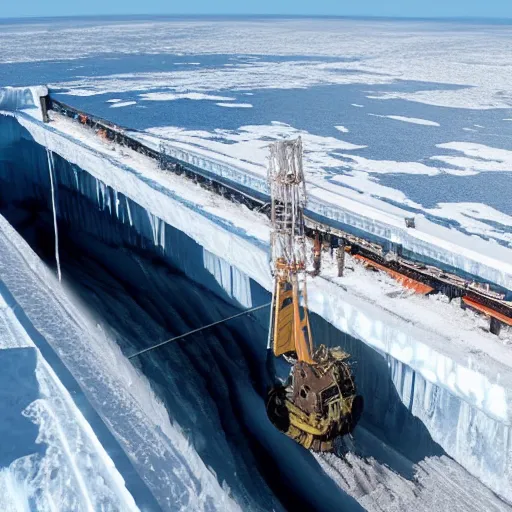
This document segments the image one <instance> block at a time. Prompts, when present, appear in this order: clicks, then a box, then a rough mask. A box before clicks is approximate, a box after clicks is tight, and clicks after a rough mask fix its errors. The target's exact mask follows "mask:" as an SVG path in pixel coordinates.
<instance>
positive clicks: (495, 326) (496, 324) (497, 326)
mask: <svg viewBox="0 0 512 512" xmlns="http://www.w3.org/2000/svg"><path fill="white" fill-rule="evenodd" d="M489 330H490V331H491V333H492V334H495V335H496V336H499V335H500V332H501V322H500V321H499V320H498V319H497V318H494V317H493V316H491V326H490V329H489Z"/></svg>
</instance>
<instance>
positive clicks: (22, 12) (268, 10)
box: [0, 0, 512, 18]
mask: <svg viewBox="0 0 512 512" xmlns="http://www.w3.org/2000/svg"><path fill="white" fill-rule="evenodd" d="M94 14H299V15H338V16H358V15H361V16H407V17H411V16H412V17H446V16H447V17H459V16H463V17H467V16H476V17H492V18H512V0H356V1H354V0H350V1H349V0H315V1H311V0H182V1H180V2H177V1H175V0H174V1H173V0H171V1H169V0H167V1H166V0H81V1H80V0H79V1H78V2H77V1H76V0H75V1H73V0H71V1H70V0H18V1H16V0H2V1H1V2H0V18H2V17H18V16H59V15H60V16H69V15H94Z"/></svg>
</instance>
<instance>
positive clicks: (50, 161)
mask: <svg viewBox="0 0 512 512" xmlns="http://www.w3.org/2000/svg"><path fill="white" fill-rule="evenodd" d="M46 155H47V157H48V170H49V172H50V185H51V189H52V210H53V230H54V233H55V261H56V263H57V275H58V277H59V282H60V281H61V280H62V274H61V272H60V258H59V233H58V229H57V211H56V209H55V186H54V182H53V178H54V175H53V172H54V167H55V166H54V162H53V153H52V152H51V151H50V150H49V149H47V150H46Z"/></svg>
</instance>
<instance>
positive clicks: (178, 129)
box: [0, 17, 512, 247]
mask: <svg viewBox="0 0 512 512" xmlns="http://www.w3.org/2000/svg"><path fill="white" fill-rule="evenodd" d="M0 26H1V33H0V46H1V48H2V54H1V55H0V63H1V64H0V86H6V85H32V84H40V83H48V84H50V86H51V88H52V90H53V93H54V95H55V96H56V97H57V98H59V99H61V100H62V101H64V102H67V103H69V104H72V105H74V106H77V107H79V108H82V109H84V110H86V111H88V112H91V113H94V114H96V115H99V116H101V117H104V118H107V119H109V120H112V121H114V122H116V123H118V124H121V125H124V126H127V127H129V128H132V129H137V130H146V131H150V132H152V133H154V134H157V135H159V136H161V137H163V138H168V139H172V140H178V141H180V142H182V143H186V144H188V145H190V146H191V147H196V148H197V147H201V148H203V149H207V150H208V151H211V152H212V153H218V154H223V155H228V156H233V157H235V158H237V159H239V161H241V162H247V163H250V164H256V165H259V166H262V167H264V166H265V164H266V162H265V158H266V151H267V150H266V144H267V142H268V141H269V140H271V139H274V138H278V137H292V136H296V135H302V136H303V138H304V140H305V150H306V167H307V171H308V173H309V174H310V181H311V182H313V183H314V184H315V185H317V186H318V185H320V186H323V187H325V188H326V189H328V190H330V191H335V192H339V193H342V194H351V195H352V196H354V194H355V195H356V197H358V198H359V199H360V200H361V201H362V202H365V203H370V204H372V205H374V206H375V205H380V207H382V208H383V209H384V210H385V209H386V208H390V207H393V208H395V207H398V208H399V209H402V210H406V211H408V212H409V213H410V214H413V215H418V214H423V215H425V216H426V217H427V218H429V219H431V220H434V221H435V222H439V223H440V224H443V225H448V226H451V227H453V228H454V229H458V230H461V231H463V232H465V233H470V234H475V235H478V236H480V237H483V238H485V239H491V240H494V241H496V242H498V243H500V244H502V245H505V246H508V247H511V246H512V201H511V200H510V195H511V192H512V86H511V85H510V77H511V76H512V64H511V63H512V24H510V23H505V22H503V23H497V22H489V21H485V20H484V21H481V22H476V21H474V22H468V21H449V22H448V21H444V22H441V21H420V20H409V21H403V20H368V19H347V18H334V19H328V18H315V19H305V18H204V17H203V18H168V17H167V18H166V17H146V18H141V19H133V18H82V19H72V18H66V19H40V20H37V19H36V20H30V21H26V20H10V21H9V20H4V21H3V22H0Z"/></svg>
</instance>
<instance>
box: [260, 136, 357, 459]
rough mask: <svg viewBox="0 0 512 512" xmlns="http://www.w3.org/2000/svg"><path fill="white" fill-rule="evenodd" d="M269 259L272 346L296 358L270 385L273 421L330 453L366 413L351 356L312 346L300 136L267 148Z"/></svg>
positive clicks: (298, 438)
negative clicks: (283, 376)
mask: <svg viewBox="0 0 512 512" xmlns="http://www.w3.org/2000/svg"><path fill="white" fill-rule="evenodd" d="M268 180H269V185H270V191H271V223H272V231H271V244H270V245H271V260H272V270H273V276H274V291H273V296H272V310H271V320H270V330H269V347H271V348H272V349H273V352H274V355H275V356H276V357H279V356H283V357H285V358H286V359H287V360H288V361H289V362H291V363H292V369H291V372H290V377H289V379H288V381H287V383H286V384H284V385H279V386H276V387H274V388H273V389H271V391H270V393H269V396H268V400H267V414H268V416H269V419H270V421H271V422H272V423H273V424H274V425H275V426H276V427H277V428H278V429H279V430H281V431H282V432H284V433H285V434H286V435H288V436H289V437H291V438H292V439H294V440H295V441H297V442H298V443H299V444H301V445H302V446H304V447H305V448H307V449H312V450H314V451H321V452H325V451H332V450H333V448H334V440H335V439H336V438H337V437H338V436H342V435H345V434H348V433H350V432H352V430H353V429H354V427H355V425H356V424H357V421H358V420H359V417H360V415H361V412H362V407H363V400H362V397H361V396H358V395H357V394H356V387H355V384H354V380H353V376H352V371H351V368H350V365H349V362H348V359H349V357H350V356H349V354H347V353H345V352H343V351H342V350H341V349H339V348H335V349H331V348H327V347H326V346H325V345H319V346H318V347H317V348H316V349H315V348H314V345H313V337H312V334H311V325H310V322H309V315H308V307H307V290H306V278H307V269H306V261H307V259H306V235H305V226H304V208H305V205H306V187H305V181H304V172H303V167H302V141H301V139H300V138H298V139H296V140H287V141H278V142H275V143H273V144H271V145H270V158H269V168H268Z"/></svg>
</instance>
